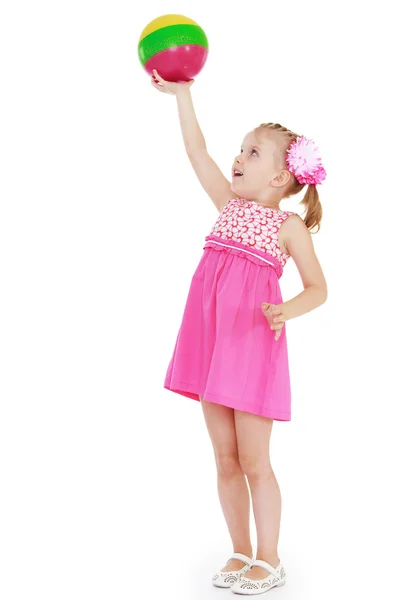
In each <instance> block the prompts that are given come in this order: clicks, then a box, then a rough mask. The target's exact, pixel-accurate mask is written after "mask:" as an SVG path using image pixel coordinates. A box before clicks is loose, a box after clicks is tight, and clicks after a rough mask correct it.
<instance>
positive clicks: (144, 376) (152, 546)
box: [0, 0, 400, 600]
mask: <svg viewBox="0 0 400 600" xmlns="http://www.w3.org/2000/svg"><path fill="white" fill-rule="evenodd" d="M168 12H169V13H181V14H185V15H187V16H189V17H191V18H192V19H194V20H196V21H197V22H198V23H199V24H200V25H201V26H202V27H203V29H204V30H205V32H206V34H207V37H208V40H209V45H210V53H209V57H208V60H207V63H206V65H205V67H204V69H203V71H202V72H201V73H200V74H199V76H198V77H197V78H196V82H195V83H194V85H193V86H192V88H191V91H192V96H193V99H194V103H195V107H196V111H197V116H198V119H199V122H200V125H201V127H202V130H203V132H204V135H205V138H206V141H207V146H208V149H209V152H210V154H211V155H212V156H213V158H214V159H215V160H216V161H217V163H218V164H219V165H220V167H221V169H222V170H223V172H224V173H225V175H226V176H227V177H229V176H230V167H231V164H232V160H233V157H234V156H235V155H236V154H237V153H238V152H239V149H240V145H241V143H242V140H243V137H244V136H245V134H246V133H247V132H248V131H250V130H251V129H253V128H254V127H255V126H257V125H259V124H260V123H262V122H267V121H275V122H280V123H281V124H282V125H285V126H286V127H288V128H290V129H293V130H294V131H296V132H298V133H300V134H304V135H306V136H307V137H311V138H313V139H315V141H316V142H317V143H318V145H319V148H320V151H321V154H322V157H323V161H324V165H325V167H326V170H327V173H328V177H327V179H326V181H325V182H324V183H323V184H322V186H320V188H319V191H320V197H321V201H322V204H323V210H324V215H323V220H322V224H321V231H320V232H319V233H318V234H316V235H313V241H314V245H315V249H316V252H317V255H318V257H319V260H320V262H321V265H322V268H323V270H324V273H325V276H326V279H327V282H328V290H329V298H328V301H327V302H326V303H325V304H324V305H323V306H322V307H320V308H319V309H317V310H315V311H313V312H311V313H309V314H307V315H304V316H302V317H301V318H298V319H294V320H293V321H291V322H289V323H288V324H287V325H286V327H287V335H288V344H289V355H290V368H291V381H292V421H290V422H287V423H282V422H275V423H274V427H273V433H272V439H271V454H272V465H273V468H274V470H275V473H276V476H277V479H278V482H279V485H280V488H281V494H282V501H283V505H282V523H281V538H280V546H279V555H280V557H281V560H282V563H283V564H284V566H285V568H286V570H287V573H288V578H287V584H286V585H285V586H284V587H283V588H280V589H279V591H277V590H275V591H273V592H272V594H274V593H276V594H278V593H279V594H280V598H281V599H282V600H283V599H289V598H290V599H296V600H302V599H307V600H314V599H315V600H317V599H318V600H319V599H321V598H323V599H324V600H328V599H330V598H338V597H340V598H345V599H347V598H351V597H355V596H357V597H360V598H363V599H365V598H375V597H378V596H379V597H384V595H385V594H387V595H388V596H389V595H390V597H393V594H392V592H391V591H390V590H393V591H394V593H396V592H397V588H398V582H397V578H396V574H395V572H394V570H395V569H397V567H398V564H397V563H398V557H399V555H398V536H399V533H400V531H399V518H398V506H399V500H400V499H399V494H398V491H397V489H396V485H397V483H398V465H397V460H396V454H397V457H398V452H399V446H398V428H399V425H398V417H399V400H400V395H399V388H398V376H399V360H398V359H399V352H398V336H399V319H398V293H397V290H398V273H399V268H398V259H399V252H398V245H397V240H398V223H399V208H398V207H399V183H398V162H399V151H398V139H399V116H398V105H399V100H400V99H399V96H398V95H397V96H396V92H395V88H396V85H397V79H398V64H397V58H396V56H398V55H399V47H398V45H397V47H396V43H397V42H396V37H397V39H398V34H397V29H396V27H397V25H396V23H397V22H396V20H395V18H394V3H391V2H379V3H365V2H361V1H360V2H351V1H346V2H343V1H342V2H338V1H335V2H330V3H327V2H321V1H318V2H317V1H305V2H304V1H303V2H298V1H294V0H291V1H286V2H264V1H253V2H250V3H248V4H246V3H245V2H243V1H242V2H235V1H230V2H218V3H216V2H212V3H210V4H209V6H205V5H204V3H203V2H190V3H189V2H172V3H165V2H161V1H158V2H156V1H149V2H143V3H139V4H136V3H135V2H132V1H131V2H126V1H117V0H113V1H112V2H111V1H110V0H109V1H99V0H97V1H96V2H93V1H89V0H79V2H78V1H76V0H69V2H50V1H48V2H44V1H39V0H38V1H36V2H21V1H17V0H13V2H11V1H10V0H9V1H6V2H3V3H2V6H1V13H0V57H1V58H0V61H1V73H0V81H1V95H0V103H1V105H0V119H1V134H0V144H1V157H0V158H1V163H0V164H1V181H0V184H1V190H0V191H1V195H0V200H1V215H0V217H1V218H0V292H1V293H0V319H1V320H0V327H1V329H0V350H1V357H0V359H1V361H0V395H1V414H0V461H1V462H0V485H1V494H0V504H1V506H0V526H1V529H0V550H1V557H0V564H1V571H2V573H1V577H0V596H1V598H2V600H14V599H21V600H22V599H24V600H26V599H30V598H35V597H38V598H39V597H40V598H41V599H42V600H44V599H51V600H54V599H57V600H64V599H67V598H68V599H70V598H74V599H76V600H78V599H79V600H81V599H82V600H83V599H85V600H87V599H89V598H95V599H96V600H100V599H103V598H104V599H111V598H112V599H114V598H118V599H120V600H122V599H131V598H166V599H171V600H172V599H173V600H181V599H182V600H187V599H188V598H190V599H191V600H200V599H202V600H203V599H204V598H217V596H218V597H220V595H221V590H220V589H217V588H214V587H213V586H212V585H211V577H212V575H213V573H214V572H215V571H216V570H217V569H219V568H221V567H222V566H223V565H224V564H225V562H226V560H227V559H228V557H229V556H230V553H231V551H232V547H231V541H230V538H229V534H228V530H227V527H226V525H225V521H224V519H223V514H222V510H221V508H220V505H219V499H218V495H217V488H216V469H215V464H214V456H213V451H212V447H211V441H210V439H209V437H208V433H207V430H206V426H205V423H204V420H203V415H202V410H201V405H200V403H198V402H196V401H194V400H191V399H189V398H185V397H183V396H179V395H177V394H174V393H172V392H170V391H168V390H165V389H164V388H163V382H164V377H165V373H166V370H167V367H168V363H169V360H170V357H171V354H172V350H173V346H174V344H175V339H176V335H177V331H178V328H179V325H180V320H181V316H182V311H183V308H184V305H185V301H186V294H187V291H188V289H189V284H190V280H191V276H192V274H193V271H194V269H195V267H196V266H197V264H198V261H199V260H200V257H201V254H202V248H203V241H204V238H205V236H206V235H208V233H209V232H210V230H211V228H212V226H213V224H214V222H215V221H216V219H217V217H218V212H217V210H216V208H215V207H214V205H213V203H212V201H211V200H210V198H209V197H208V196H207V195H206V194H205V192H204V191H203V189H202V188H201V186H200V184H199V182H198V180H197V178H196V176H195V174H194V172H193V171H192V169H191V166H190V163H189V161H188V159H187V156H186V154H185V151H184V146H183V141H182V138H181V132H180V129H179V124H178V115H177V110H176V100H175V98H174V97H173V96H167V95H165V94H160V93H158V92H157V91H156V90H155V89H154V88H153V87H152V86H151V85H150V78H149V77H148V76H147V74H146V73H145V71H144V70H143V68H142V67H141V65H140V63H139V60H138V57H137V43H138V39H139V36H140V34H141V32H142V30H143V28H144V27H145V26H146V24H147V23H148V22H149V21H151V20H152V19H154V18H156V17H157V16H160V15H163V14H165V13H168ZM305 189H306V188H305ZM301 197H302V194H300V196H298V197H295V198H292V199H290V203H289V201H286V202H283V203H282V204H281V208H284V209H288V210H296V211H298V212H299V213H300V214H301V213H302V207H300V205H299V201H300V200H301ZM280 281H281V287H282V293H283V297H284V300H287V299H289V298H291V297H293V296H295V295H297V294H298V293H300V291H301V290H302V286H301V280H300V277H299V274H298V272H297V270H296V268H295V265H294V263H293V261H289V263H288V264H287V266H286V267H285V272H284V276H283V277H282V279H281V280H280ZM252 519H253V517H252ZM251 527H252V533H253V546H254V547H256V538H255V536H254V534H255V528H254V523H253V521H252V525H251ZM222 594H226V595H227V596H228V595H229V596H230V595H231V592H230V591H229V590H226V591H223V592H222Z"/></svg>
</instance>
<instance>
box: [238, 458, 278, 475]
mask: <svg viewBox="0 0 400 600" xmlns="http://www.w3.org/2000/svg"><path fill="white" fill-rule="evenodd" d="M239 460H240V467H241V469H242V471H243V473H244V474H245V475H246V477H247V478H248V479H259V478H263V479H265V478H266V477H272V476H273V474H274V472H273V470H272V467H271V463H270V462H269V461H266V460H265V459H264V460H262V459H260V458H259V457H250V456H246V457H240V459H239Z"/></svg>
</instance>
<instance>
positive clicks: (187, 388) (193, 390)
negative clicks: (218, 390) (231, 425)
mask: <svg viewBox="0 0 400 600" xmlns="http://www.w3.org/2000/svg"><path fill="white" fill-rule="evenodd" d="M163 387H164V388H165V389H166V390H169V391H170V392H174V393H175V394H180V395H181V396H186V398H191V399H192V400H196V401H197V402H200V396H202V397H203V400H205V401H206V402H213V403H214V404H221V405H222V406H228V407H229V408H234V409H236V410H241V411H244V412H249V413H252V414H255V415H259V416H261V417H267V418H268V419H274V420H275V421H290V420H291V413H290V412H287V411H276V410H273V409H272V410H263V409H261V408H260V409H258V410H257V408H254V405H253V404H252V405H251V410H250V409H249V410H246V408H245V407H244V406H243V402H242V401H239V400H235V399H234V398H228V397H227V396H221V395H220V394H213V393H211V392H207V393H203V394H200V393H199V392H198V391H197V390H198V386H196V385H193V384H189V383H185V382H183V381H181V382H178V383H177V384H176V385H175V386H174V387H171V386H169V385H168V384H166V383H164V386H163Z"/></svg>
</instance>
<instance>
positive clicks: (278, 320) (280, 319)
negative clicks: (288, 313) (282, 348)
mask: <svg viewBox="0 0 400 600" xmlns="http://www.w3.org/2000/svg"><path fill="white" fill-rule="evenodd" d="M272 322H273V323H284V322H285V317H284V316H283V314H282V313H281V314H280V315H278V316H277V317H274V318H273V319H272Z"/></svg>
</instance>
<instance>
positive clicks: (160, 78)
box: [153, 69, 164, 83]
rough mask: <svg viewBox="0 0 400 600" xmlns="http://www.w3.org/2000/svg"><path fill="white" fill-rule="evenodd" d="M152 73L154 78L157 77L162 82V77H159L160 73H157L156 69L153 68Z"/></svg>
mask: <svg viewBox="0 0 400 600" xmlns="http://www.w3.org/2000/svg"><path fill="white" fill-rule="evenodd" d="M153 73H155V76H156V79H159V80H160V81H162V82H163V83H164V79H163V78H162V77H161V75H160V74H159V72H158V71H156V70H155V69H153Z"/></svg>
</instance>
